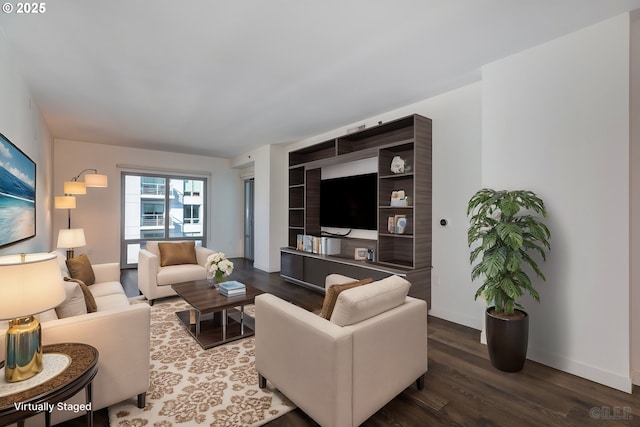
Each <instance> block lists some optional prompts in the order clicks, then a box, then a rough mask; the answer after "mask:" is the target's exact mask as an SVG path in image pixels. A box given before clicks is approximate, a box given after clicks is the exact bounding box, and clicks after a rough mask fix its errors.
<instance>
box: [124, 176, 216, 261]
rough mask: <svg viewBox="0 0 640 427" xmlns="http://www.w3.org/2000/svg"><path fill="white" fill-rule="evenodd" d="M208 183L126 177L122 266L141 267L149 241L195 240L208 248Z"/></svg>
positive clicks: (180, 178) (166, 177)
mask: <svg viewBox="0 0 640 427" xmlns="http://www.w3.org/2000/svg"><path fill="white" fill-rule="evenodd" d="M206 184H207V181H206V180H205V179H200V178H191V177H179V176H169V175H166V176H165V175H138V174H132V173H126V172H125V173H123V175H122V206H123V221H122V224H123V229H122V245H121V247H122V254H121V265H122V266H123V267H133V266H136V265H137V263H138V251H139V250H140V248H144V247H145V246H146V242H147V240H171V239H175V240H194V241H195V242H196V244H197V245H203V246H204V245H206V242H205V236H206V220H205V219H206V217H205V194H206Z"/></svg>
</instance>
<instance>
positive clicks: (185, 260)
mask: <svg viewBox="0 0 640 427" xmlns="http://www.w3.org/2000/svg"><path fill="white" fill-rule="evenodd" d="M158 250H159V251H160V267H166V266H168V265H177V264H197V263H198V259H197V258H196V243H195V242H193V241H191V242H179V243H158Z"/></svg>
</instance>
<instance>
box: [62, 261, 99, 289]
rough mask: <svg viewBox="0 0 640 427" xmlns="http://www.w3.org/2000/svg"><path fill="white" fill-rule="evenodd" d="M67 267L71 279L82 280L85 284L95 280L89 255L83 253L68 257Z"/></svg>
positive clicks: (90, 283)
mask: <svg viewBox="0 0 640 427" xmlns="http://www.w3.org/2000/svg"><path fill="white" fill-rule="evenodd" d="M67 268H69V274H70V275H71V278H72V279H78V280H82V281H83V282H84V283H85V284H86V285H87V286H91V285H93V284H94V283H95V282H96V276H95V274H93V267H91V261H89V257H88V256H87V255H85V254H82V255H78V256H77V257H75V258H70V259H68V260H67Z"/></svg>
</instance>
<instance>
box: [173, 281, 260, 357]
mask: <svg viewBox="0 0 640 427" xmlns="http://www.w3.org/2000/svg"><path fill="white" fill-rule="evenodd" d="M245 286H246V287H247V293H246V294H245V295H241V296H237V297H225V296H223V295H220V293H219V292H218V290H217V289H216V288H215V287H214V285H213V282H210V281H209V280H206V279H205V280H194V281H190V282H183V283H176V284H174V285H171V287H172V288H173V290H174V291H176V293H177V294H178V295H180V296H181V297H182V298H183V299H184V300H185V301H186V302H187V303H188V304H189V305H190V306H191V307H192V309H191V310H185V311H178V312H176V315H177V316H178V318H179V319H180V321H181V322H182V324H183V325H184V326H185V328H187V331H189V333H190V334H191V335H192V336H193V337H194V338H195V340H196V341H197V342H198V343H199V344H200V346H201V347H202V348H203V349H208V348H211V347H215V346H218V345H221V344H224V343H228V342H230V341H235V340H239V339H241V338H246V337H249V336H251V335H253V334H254V329H255V321H254V319H253V317H250V316H246V315H245V313H244V306H245V305H249V304H253V303H254V300H255V297H256V296H257V295H260V294H262V293H263V292H262V291H261V290H259V289H256V288H254V287H253V286H251V285H247V284H246V283H245Z"/></svg>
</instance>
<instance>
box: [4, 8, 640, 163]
mask: <svg viewBox="0 0 640 427" xmlns="http://www.w3.org/2000/svg"><path fill="white" fill-rule="evenodd" d="M11 2H12V3H15V2H13V1H11ZM45 5H46V11H45V13H43V14H40V15H33V14H31V15H24V14H22V15H19V14H17V13H15V11H14V12H13V13H10V14H7V13H0V31H2V33H4V36H5V38H6V39H7V40H8V42H9V45H10V46H11V47H12V49H13V51H14V55H15V58H16V60H17V62H18V63H19V64H20V65H21V66H22V68H23V71H24V74H25V77H26V79H27V82H28V84H29V86H30V88H31V90H32V94H33V98H34V101H35V102H36V104H37V105H38V107H39V108H40V110H41V111H42V114H43V115H44V117H45V120H46V122H47V124H48V126H49V128H50V130H51V132H52V134H53V136H54V137H55V138H61V139H72V140H78V141H86V142H94V143H102V144H115V145H124V146H130V147H140V148H149V149H156V150H164V151H172V152H181V153H191V154H203V155H212V156H219V157H233V156H236V155H239V154H241V153H244V152H246V151H249V150H251V149H253V148H256V147H258V146H262V145H265V144H277V143H289V142H293V141H297V140H300V139H304V138H307V137H310V136H313V135H316V134H319V133H323V132H326V131H329V130H331V129H335V128H339V127H341V126H344V125H346V124H350V123H354V122H357V121H359V120H363V119H365V118H367V117H371V116H375V115H377V114H379V113H383V112H386V111H390V110H392V109H395V108H398V107H400V106H403V105H407V104H410V103H412V102H415V101H419V100H422V99H426V98H428V97H430V96H433V95H436V94H438V93H442V92H444V91H447V90H450V89H452V88H455V87H458V86H460V85H463V84H465V83H468V82H471V81H474V80H477V79H479V76H480V67H481V66H482V65H483V64H487V63H489V62H492V61H494V60H496V59H499V58H502V57H505V56H507V55H510V54H512V53H515V52H518V51H521V50H523V49H526V48H528V47H531V46H535V45H537V44H540V43H542V42H545V41H547V40H550V39H553V38H556V37H558V36H561V35H564V34H567V33H570V32H573V31H575V30H578V29H580V28H583V27H585V26H588V25H591V24H594V23H596V22H599V21H603V20H605V19H607V18H609V17H612V16H615V15H618V14H620V13H622V12H625V11H628V10H634V9H637V8H640V0H535V1H533V0H315V1H314V0H178V1H176V0H145V1H143V0H137V1H131V0H109V1H99V0H50V1H46V2H45Z"/></svg>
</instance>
